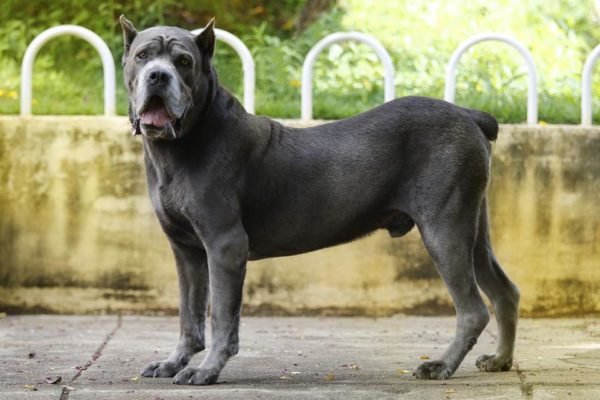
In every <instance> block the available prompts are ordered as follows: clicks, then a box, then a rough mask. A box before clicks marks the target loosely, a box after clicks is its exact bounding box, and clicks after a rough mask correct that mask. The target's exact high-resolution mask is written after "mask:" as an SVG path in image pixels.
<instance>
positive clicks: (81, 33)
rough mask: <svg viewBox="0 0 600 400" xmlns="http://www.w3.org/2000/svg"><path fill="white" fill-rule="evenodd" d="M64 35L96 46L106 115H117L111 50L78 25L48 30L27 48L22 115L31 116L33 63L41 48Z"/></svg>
mask: <svg viewBox="0 0 600 400" xmlns="http://www.w3.org/2000/svg"><path fill="white" fill-rule="evenodd" d="M63 35H72V36H77V37H79V38H81V39H83V40H85V41H87V42H88V43H89V44H91V45H92V46H94V48H95V49H96V51H98V53H99V54H100V58H101V59H102V69H103V71H104V115H115V113H116V94H115V90H116V82H115V81H116V80H115V61H114V59H113V57H112V53H111V52H110V49H109V48H108V46H107V45H106V43H105V42H104V40H102V38H101V37H100V36H98V35H97V34H96V33H94V32H92V31H90V30H89V29H87V28H84V27H82V26H77V25H60V26H55V27H53V28H50V29H46V30H45V31H43V32H42V33H40V34H39V35H37V36H36V37H35V39H33V41H32V42H31V43H30V44H29V46H27V50H26V51H25V56H24V57H23V63H22V64H21V115H22V116H29V115H31V91H32V89H31V87H32V84H31V81H32V75H33V62H34V61H35V56H36V55H37V53H38V51H39V50H40V48H41V47H42V46H43V45H44V44H46V42H48V41H49V40H51V39H53V38H55V37H57V36H63Z"/></svg>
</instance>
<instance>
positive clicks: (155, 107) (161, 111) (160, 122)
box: [140, 101, 170, 128]
mask: <svg viewBox="0 0 600 400" xmlns="http://www.w3.org/2000/svg"><path fill="white" fill-rule="evenodd" d="M140 119H141V120H142V124H145V125H154V126H158V127H160V128H162V127H164V126H165V125H167V122H169V119H170V118H169V113H168V112H167V109H166V108H165V106H164V104H163V103H162V101H156V102H155V101H153V102H152V103H151V104H150V106H149V107H148V109H147V110H146V111H144V112H143V113H142V114H141V115H140Z"/></svg>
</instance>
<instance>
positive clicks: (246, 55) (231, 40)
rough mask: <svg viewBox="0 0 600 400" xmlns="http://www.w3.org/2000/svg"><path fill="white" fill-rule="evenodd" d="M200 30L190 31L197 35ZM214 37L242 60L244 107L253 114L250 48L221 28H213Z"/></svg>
mask: <svg viewBox="0 0 600 400" xmlns="http://www.w3.org/2000/svg"><path fill="white" fill-rule="evenodd" d="M202 30H203V29H195V30H193V31H192V33H193V34H194V35H198V34H200V33H201V32H202ZM215 37H216V38H217V39H219V40H222V41H223V42H225V43H227V44H228V45H229V46H231V47H232V48H233V50H235V52H236V53H237V54H238V56H239V57H240V59H241V60H242V69H243V71H244V108H245V109H246V111H248V112H249V113H252V114H254V111H255V110H254V86H255V82H256V73H255V66H254V58H252V54H250V50H248V47H246V45H245V44H244V42H242V41H241V40H240V38H238V37H237V36H235V35H234V34H232V33H229V32H227V31H224V30H223V29H216V28H215Z"/></svg>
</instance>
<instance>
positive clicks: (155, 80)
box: [148, 69, 171, 86]
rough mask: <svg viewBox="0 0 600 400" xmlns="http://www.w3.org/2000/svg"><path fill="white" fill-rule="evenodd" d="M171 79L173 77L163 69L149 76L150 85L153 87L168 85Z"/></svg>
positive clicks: (154, 71) (151, 72)
mask: <svg viewBox="0 0 600 400" xmlns="http://www.w3.org/2000/svg"><path fill="white" fill-rule="evenodd" d="M170 79H171V75H170V74H169V73H168V72H167V71H165V70H162V69H155V70H153V71H150V73H149V74H148V84H150V85H153V86H160V85H166V84H167V83H169V80H170Z"/></svg>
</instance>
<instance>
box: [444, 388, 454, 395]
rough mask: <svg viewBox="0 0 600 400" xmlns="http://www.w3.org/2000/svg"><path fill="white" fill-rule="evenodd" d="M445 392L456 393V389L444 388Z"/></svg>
mask: <svg viewBox="0 0 600 400" xmlns="http://www.w3.org/2000/svg"><path fill="white" fill-rule="evenodd" d="M445 393H447V394H450V393H456V390H454V389H446V392H445Z"/></svg>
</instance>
